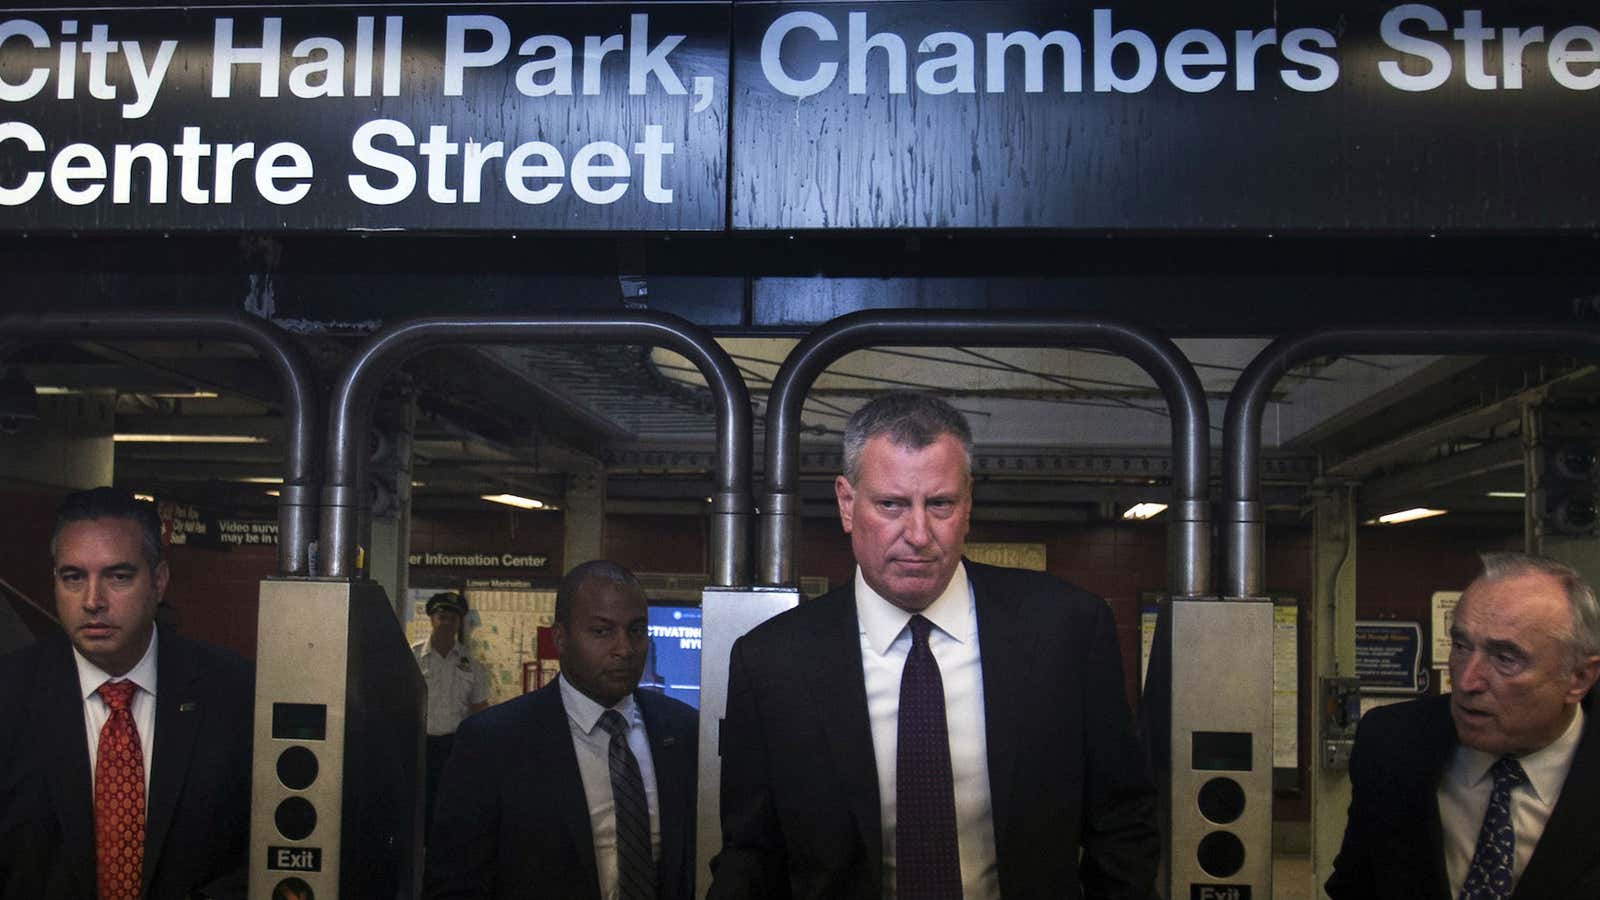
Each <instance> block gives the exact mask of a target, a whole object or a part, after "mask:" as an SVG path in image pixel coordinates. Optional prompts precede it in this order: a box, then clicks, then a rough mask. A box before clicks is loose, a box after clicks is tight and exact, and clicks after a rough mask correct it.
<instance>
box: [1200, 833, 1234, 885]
mask: <svg viewBox="0 0 1600 900" xmlns="http://www.w3.org/2000/svg"><path fill="white" fill-rule="evenodd" d="M1195 857H1196V858H1197V859H1199V861H1200V868H1202V869H1205V870H1206V874H1207V875H1210V876H1211V877H1212V878H1227V877H1229V876H1230V875H1232V874H1233V873H1235V872H1237V871H1239V869H1240V868H1242V867H1243V866H1244V842H1243V841H1241V840H1239V839H1238V838H1237V837H1235V836H1234V835H1233V834H1232V833H1230V832H1227V831H1213V832H1211V833H1210V834H1208V835H1206V836H1205V837H1203V838H1201V839H1200V849H1199V850H1198V851H1196V853H1195Z"/></svg>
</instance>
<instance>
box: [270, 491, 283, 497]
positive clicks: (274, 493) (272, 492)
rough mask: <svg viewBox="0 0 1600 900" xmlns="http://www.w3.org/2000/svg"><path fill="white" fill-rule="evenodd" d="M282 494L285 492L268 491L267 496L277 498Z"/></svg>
mask: <svg viewBox="0 0 1600 900" xmlns="http://www.w3.org/2000/svg"><path fill="white" fill-rule="evenodd" d="M281 493H283V492H282V491H267V496H268V497H276V496H278V495H279V494H281Z"/></svg>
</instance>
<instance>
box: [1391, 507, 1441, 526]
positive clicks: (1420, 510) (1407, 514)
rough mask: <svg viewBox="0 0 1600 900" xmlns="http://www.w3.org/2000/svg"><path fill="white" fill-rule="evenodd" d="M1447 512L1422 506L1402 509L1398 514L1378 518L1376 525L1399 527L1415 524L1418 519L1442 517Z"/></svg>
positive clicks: (1393, 513)
mask: <svg viewBox="0 0 1600 900" xmlns="http://www.w3.org/2000/svg"><path fill="white" fill-rule="evenodd" d="M1449 511H1450V510H1448V509H1428V508H1427V507H1423V506H1419V507H1417V508H1416V509H1402V510H1400V511H1399V512H1392V513H1388V514H1386V515H1382V516H1379V517H1378V524H1380V525H1399V524H1400V523H1401V522H1415V521H1416V520H1418V519H1431V518H1433V517H1434V516H1442V515H1444V514H1445V513H1447V512H1449Z"/></svg>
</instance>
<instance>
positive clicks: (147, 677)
mask: <svg viewBox="0 0 1600 900" xmlns="http://www.w3.org/2000/svg"><path fill="white" fill-rule="evenodd" d="M157 631H159V629H155V628H152V629H150V646H148V647H146V648H144V656H142V657H140V658H139V662H138V663H136V664H135V665H134V667H133V668H131V669H129V670H128V671H127V674H125V675H122V676H119V677H113V676H111V675H107V674H106V671H105V670H104V669H102V668H100V667H99V666H97V665H95V664H94V663H92V662H90V661H89V660H88V658H87V657H85V656H84V655H83V654H82V653H79V652H78V648H77V647H73V648H72V660H73V662H75V663H77V664H78V689H79V690H80V691H82V692H83V699H85V700H87V699H89V697H90V695H92V694H93V693H94V692H95V691H98V690H100V685H102V684H105V683H106V682H108V681H124V680H126V681H131V682H133V683H134V684H136V685H138V686H139V690H141V691H144V692H146V693H148V694H149V695H150V696H152V697H154V696H155V694H156V632H157Z"/></svg>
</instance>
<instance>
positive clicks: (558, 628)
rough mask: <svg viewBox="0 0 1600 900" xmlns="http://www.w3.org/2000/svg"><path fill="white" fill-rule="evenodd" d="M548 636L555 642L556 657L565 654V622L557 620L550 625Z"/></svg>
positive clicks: (558, 657)
mask: <svg viewBox="0 0 1600 900" xmlns="http://www.w3.org/2000/svg"><path fill="white" fill-rule="evenodd" d="M550 638H551V639H552V640H554V641H555V644H556V658H557V659H560V658H562V657H564V656H566V655H567V623H565V622H557V623H555V624H554V625H551V626H550Z"/></svg>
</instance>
